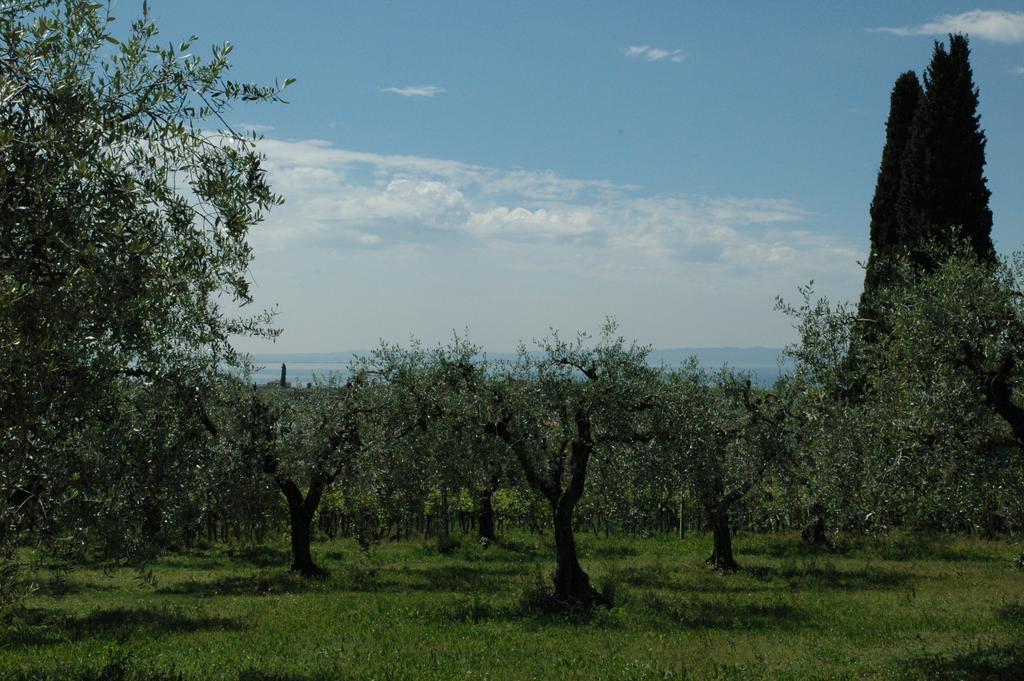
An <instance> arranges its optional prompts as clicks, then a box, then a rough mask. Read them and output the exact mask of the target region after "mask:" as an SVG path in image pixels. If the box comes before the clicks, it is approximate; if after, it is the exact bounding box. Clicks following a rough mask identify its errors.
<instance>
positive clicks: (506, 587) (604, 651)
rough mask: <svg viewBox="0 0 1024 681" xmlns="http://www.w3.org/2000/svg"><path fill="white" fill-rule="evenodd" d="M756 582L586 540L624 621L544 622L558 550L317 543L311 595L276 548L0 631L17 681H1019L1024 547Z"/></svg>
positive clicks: (184, 561) (977, 543) (766, 560)
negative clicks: (552, 553) (541, 589)
mask: <svg viewBox="0 0 1024 681" xmlns="http://www.w3.org/2000/svg"><path fill="white" fill-rule="evenodd" d="M736 548H737V558H738V560H740V562H741V564H742V565H743V570H742V571H741V572H739V573H737V574H733V575H719V574H716V573H713V572H710V571H708V570H707V569H705V568H704V567H703V566H702V558H703V557H705V556H706V555H707V554H708V553H709V551H710V546H709V538H707V537H705V538H701V537H693V538H692V539H689V540H687V541H686V542H679V541H677V540H673V539H669V538H657V539H645V540H639V539H636V540H633V539H627V538H618V539H616V538H612V539H610V540H606V539H597V538H592V537H590V536H585V537H582V538H581V541H580V552H581V556H582V562H583V564H584V567H585V568H586V569H587V570H588V571H589V572H590V574H591V577H592V578H593V579H594V581H595V582H596V583H597V584H598V585H601V586H605V587H613V588H614V590H615V606H614V607H613V608H612V609H610V610H609V609H598V610H596V611H594V612H592V613H590V614H587V615H576V616H568V615H558V616H554V615H549V614H543V613H541V612H537V611H535V610H533V609H532V608H531V606H530V598H529V597H530V595H531V593H533V591H534V590H535V589H536V588H537V587H536V585H537V582H538V580H539V579H543V580H546V578H547V577H546V575H547V574H548V573H549V571H550V570H551V563H550V559H549V551H548V547H547V543H546V542H545V541H544V540H543V539H539V538H536V537H529V536H525V535H522V536H517V537H516V538H515V540H514V541H511V542H509V543H508V544H505V545H502V546H491V547H489V548H486V549H485V548H482V547H480V546H478V545H476V544H473V543H471V542H468V541H467V542H464V544H463V547H462V548H460V549H459V550H458V551H457V552H456V553H455V554H454V555H451V556H441V555H438V554H437V552H436V551H435V550H434V549H433V547H432V545H431V544H429V543H417V542H412V543H398V544H384V545H382V546H380V547H379V548H377V549H375V550H374V551H373V553H372V554H371V555H369V556H366V555H364V554H362V553H361V552H360V551H359V549H358V548H357V547H356V545H355V544H354V543H349V542H338V543H332V544H319V545H318V546H317V547H316V554H317V555H318V556H319V558H320V559H321V561H322V563H323V564H324V565H325V566H326V567H328V568H329V569H330V570H331V577H330V578H329V579H326V580H320V581H312V582H304V581H302V580H300V579H297V578H295V577H293V576H291V575H289V574H288V573H287V572H285V571H284V570H283V569H282V566H285V565H287V560H288V555H287V553H286V551H285V550H284V549H283V548H281V547H257V548H248V549H243V548H236V549H228V548H225V549H215V550H210V551H204V552H193V553H189V554H187V555H174V556H169V557H166V558H164V559H162V560H160V561H159V562H158V563H157V564H155V565H154V566H153V569H152V577H153V579H154V580H155V581H153V582H151V583H147V582H146V581H145V580H143V579H141V578H140V575H139V573H137V572H136V571H133V570H119V571H114V572H105V571H104V570H103V569H102V567H95V568H87V567H82V568H78V569H75V570H73V571H71V572H70V573H68V574H67V575H66V576H65V577H63V578H61V579H54V578H52V577H50V576H49V575H47V574H46V573H40V574H39V575H37V580H38V582H39V586H40V588H39V590H38V591H37V592H36V593H35V594H34V595H33V596H31V597H30V598H29V599H28V601H27V602H26V603H25V604H24V606H23V607H22V608H20V609H19V610H18V611H17V612H15V613H14V614H13V615H11V616H9V617H8V620H7V621H6V622H5V623H3V624H0V677H2V678H15V679H36V678H38V679H50V678H67V679H107V678H111V679H117V678H139V679H149V678H168V679H177V678H184V679H246V680H249V681H257V680H260V681H266V680H270V679H275V680H279V681H284V680H289V681H292V680H294V681H299V680H305V681H313V680H319V679H336V678H341V679H349V678H352V679H704V678H713V679H762V678H764V679H789V678H792V679H835V678H853V679H859V678H869V679H876V678H919V679H933V678H947V679H958V678H968V679H974V678H978V679H984V678H996V679H1024V572H1022V571H1021V570H1019V569H1017V568H1015V567H1014V565H1013V559H1014V558H1015V557H1016V556H1017V555H1018V554H1019V553H1020V549H1021V547H1020V546H1019V545H1015V544H1011V543H1008V542H987V541H982V540H974V539H945V540H941V539H940V540H935V541H928V542H921V541H918V542H910V541H906V540H904V541H889V542H876V543H863V542H862V543H859V544H857V545H847V546H843V547H841V548H838V549H834V550H830V551H829V550H820V551H819V550H814V549H811V548H809V547H805V546H803V545H802V544H801V543H800V542H799V540H798V539H797V538H795V537H791V536H778V535H773V536H758V535H741V536H740V537H739V538H738V540H737V544H736Z"/></svg>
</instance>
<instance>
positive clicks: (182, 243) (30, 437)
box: [0, 0, 280, 537]
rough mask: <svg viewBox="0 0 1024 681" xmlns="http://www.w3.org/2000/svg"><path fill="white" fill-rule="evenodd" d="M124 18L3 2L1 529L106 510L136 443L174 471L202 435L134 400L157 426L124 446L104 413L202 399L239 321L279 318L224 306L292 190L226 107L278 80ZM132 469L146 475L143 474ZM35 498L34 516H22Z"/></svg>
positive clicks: (92, 517) (256, 97)
mask: <svg viewBox="0 0 1024 681" xmlns="http://www.w3.org/2000/svg"><path fill="white" fill-rule="evenodd" d="M112 21H113V18H112V17H111V16H110V10H109V6H107V5H103V4H100V3H94V2H85V1H83V0H67V1H65V2H57V1H55V0H15V1H14V2H8V3H4V4H3V6H2V7H0V72H2V74H3V75H2V79H0V343H2V352H3V360H2V364H3V366H4V371H5V376H4V381H2V382H0V383H2V385H0V451H3V452H4V457H3V458H2V459H0V487H2V494H0V498H2V499H5V500H6V501H7V503H6V504H5V506H7V508H6V509H5V510H4V512H3V513H0V516H6V517H7V518H8V519H10V518H11V517H13V518H15V521H14V522H13V523H12V522H11V521H10V520H8V525H13V527H14V529H13V530H9V531H7V532H5V533H4V534H5V536H8V537H11V536H24V534H25V533H26V532H30V533H32V534H33V536H36V537H40V536H43V535H44V534H54V533H61V532H65V531H69V530H71V531H74V532H75V533H77V529H78V528H82V527H85V526H94V527H95V526H99V525H102V524H104V523H105V522H106V521H107V519H108V516H109V515H110V514H109V513H108V511H109V508H108V507H107V506H106V502H107V501H109V500H112V499H116V498H118V496H119V495H118V494H117V493H116V492H115V491H114V489H113V488H116V487H117V486H118V485H121V484H124V483H125V482H126V480H125V475H126V474H127V473H128V472H135V471H139V470H143V469H144V468H145V466H143V465H141V462H139V463H140V465H135V464H133V463H131V462H132V461H136V460H137V456H138V455H139V454H140V453H142V452H146V457H152V458H154V460H155V458H158V457H166V459H165V460H166V461H167V462H168V467H167V472H168V474H169V475H170V474H174V473H175V472H180V471H183V470H186V469H187V468H188V466H185V465H179V466H174V465H171V460H172V458H173V457H179V456H188V455H189V452H191V451H193V448H191V447H184V446H182V441H181V439H180V437H178V435H176V434H175V433H174V431H175V430H176V429H177V426H173V425H169V424H170V423H171V422H173V423H177V419H178V417H177V416H174V417H169V418H168V419H162V420H163V421H164V422H165V424H164V425H167V426H168V432H165V433H164V434H162V435H159V436H157V435H156V434H155V433H156V430H154V429H159V428H162V427H163V426H161V425H160V421H161V419H160V418H158V417H157V416H155V415H153V414H152V413H151V414H149V415H148V416H145V417H140V419H138V420H137V422H136V424H135V425H137V426H141V427H143V428H144V429H145V431H144V432H148V433H152V434H154V436H153V437H152V438H150V439H149V440H148V441H146V442H142V441H138V438H136V442H133V443H132V444H131V449H129V447H127V446H121V445H122V444H126V443H121V442H119V441H118V440H115V439H114V438H113V437H112V436H111V433H110V431H109V429H108V428H106V427H105V423H106V421H105V418H106V416H107V415H108V414H109V413H110V409H112V408H115V407H114V406H113V405H112V404H111V400H113V399H115V398H117V399H119V400H120V401H121V402H120V404H121V406H119V407H116V408H115V410H116V411H117V412H119V413H121V414H122V416H123V414H124V413H125V411H126V410H127V411H131V410H144V411H152V410H161V411H162V410H166V409H176V410H178V412H179V415H181V416H187V415H195V408H194V405H195V403H196V402H200V401H201V400H202V399H203V397H204V395H205V393H206V391H207V390H208V386H209V377H210V376H211V375H212V374H213V373H215V372H216V370H217V368H218V367H220V366H222V365H223V364H224V363H225V362H227V363H231V362H233V361H235V360H236V359H237V355H236V354H235V352H234V351H233V349H232V347H231V343H230V341H231V336H232V335H234V334H265V335H267V334H272V333H273V332H272V331H271V330H270V329H269V328H268V326H267V323H268V321H269V317H268V316H267V315H265V314H256V315H251V316H247V317H246V316H241V317H236V316H233V315H229V314H227V313H226V312H225V310H224V306H225V305H228V304H230V305H233V306H235V307H238V308H242V307H244V306H246V305H247V304H249V303H251V301H252V298H251V294H250V290H249V284H248V281H247V278H246V276H247V267H248V265H249V263H250V261H251V260H252V250H251V248H250V246H249V244H248V242H247V235H248V232H249V229H250V228H251V227H252V226H253V225H255V224H257V223H258V222H260V220H261V219H262V218H263V216H264V214H265V213H266V211H267V210H268V209H270V208H271V207H272V206H274V205H276V204H277V203H279V202H280V198H279V197H278V196H276V195H275V194H274V193H273V192H272V191H271V189H270V187H269V185H268V183H267V180H266V176H265V173H264V170H263V168H262V158H261V156H260V154H259V153H258V152H257V151H256V149H255V139H254V138H251V137H246V136H244V135H241V134H238V133H236V132H235V131H234V130H232V129H231V128H230V126H229V125H228V124H227V123H226V122H225V117H226V116H227V113H228V110H229V108H230V107H231V105H232V103H234V102H236V101H239V100H247V101H250V100H251V101H270V100H275V99H278V98H279V93H280V88H278V87H276V86H272V87H264V86H256V85H243V84H240V83H236V82H234V81H231V80H229V79H228V69H229V62H228V56H229V54H230V51H231V48H230V45H226V44H225V45H223V46H217V47H214V48H213V51H212V55H211V56H210V58H209V59H207V60H203V59H201V58H200V57H199V56H197V55H196V54H195V53H194V52H193V51H192V41H193V39H191V38H190V39H189V40H186V41H185V42H184V43H182V44H180V45H158V44H157V42H156V40H157V28H156V26H155V25H154V24H153V22H152V21H151V20H150V18H149V16H148V13H147V10H146V7H145V5H143V14H142V16H141V17H140V18H139V19H138V20H137V21H135V22H134V23H133V24H132V26H131V29H130V30H129V31H127V34H126V36H125V37H124V38H123V39H118V38H117V37H115V32H114V30H113V26H114V25H113V23H112ZM142 393H149V394H150V395H153V394H157V393H159V394H162V395H166V396H168V397H170V398H173V399H169V400H164V399H163V398H160V399H151V398H145V397H141V395H142ZM118 418H121V417H118ZM122 421H124V419H122ZM165 436H166V437H165ZM144 437H145V436H143V438H144ZM190 437H191V435H190ZM133 457H134V458H133ZM117 461H127V462H129V463H130V464H131V465H126V466H124V467H121V466H118V465H117V464H116V462H117ZM143 461H144V459H143ZM103 472H107V473H109V474H110V476H108V477H102V476H101V475H100V473H103ZM132 484H133V486H134V488H135V490H136V491H137V493H138V494H141V495H146V494H148V493H149V492H148V491H147V490H146V489H145V488H146V486H147V485H146V484H145V481H144V480H140V479H136V480H134V481H133V482H132ZM167 484H168V481H167V480H166V479H165V480H164V481H163V482H160V483H159V485H161V486H163V487H164V488H165V489H166V488H167ZM62 508H64V509H76V513H74V514H71V513H64V512H62V511H61V509H62ZM28 509H38V510H39V511H40V512H39V513H38V514H37V515H38V518H41V520H38V522H37V521H36V520H33V521H32V524H31V525H27V524H26V523H25V522H22V519H25V518H26V516H25V512H26V511H27V510H28ZM153 517H154V516H153V515H152V514H151V515H150V522H152V520H153Z"/></svg>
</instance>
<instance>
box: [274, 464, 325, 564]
mask: <svg viewBox="0 0 1024 681" xmlns="http://www.w3.org/2000/svg"><path fill="white" fill-rule="evenodd" d="M277 485H278V487H279V488H280V489H281V493H282V494H284V496H285V499H287V500H288V523H289V526H290V529H291V539H292V570H293V571H295V572H298V573H299V574H300V575H302V576H303V577H322V576H324V575H326V574H327V571H326V570H324V569H323V568H321V567H320V566H319V565H317V564H316V563H315V562H314V561H313V553H312V550H311V548H310V547H311V544H312V541H313V516H314V515H316V508H317V506H319V505H320V498H321V497H322V496H323V492H324V487H323V482H322V481H319V480H314V481H313V482H312V483H311V484H310V486H309V491H308V492H307V493H306V496H305V497H303V496H302V492H301V491H300V490H299V488H298V486H297V485H296V484H295V483H294V482H292V481H291V480H283V479H278V480H277Z"/></svg>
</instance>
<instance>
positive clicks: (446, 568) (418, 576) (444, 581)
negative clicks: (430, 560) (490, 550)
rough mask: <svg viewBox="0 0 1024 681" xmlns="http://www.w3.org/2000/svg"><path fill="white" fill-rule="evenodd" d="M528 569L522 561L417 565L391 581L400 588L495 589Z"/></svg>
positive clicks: (433, 589)
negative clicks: (517, 563) (514, 563)
mask: <svg viewBox="0 0 1024 681" xmlns="http://www.w3.org/2000/svg"><path fill="white" fill-rule="evenodd" d="M524 574H526V572H525V571H524V570H523V568H522V566H520V565H507V564H501V563H491V564H486V563H473V564H472V567H470V566H467V565H465V564H453V565H437V566H431V567H427V568H413V569H410V570H407V571H403V572H401V573H398V575H399V576H398V577H396V579H395V580H393V581H392V582H391V586H393V587H394V588H395V589H397V590H402V589H409V590H411V591H466V592H474V591H495V590H501V589H504V588H505V587H506V586H507V584H508V580H509V579H510V578H518V577H522V576H523V575H524Z"/></svg>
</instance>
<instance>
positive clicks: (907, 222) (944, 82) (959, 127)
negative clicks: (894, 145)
mask: <svg viewBox="0 0 1024 681" xmlns="http://www.w3.org/2000/svg"><path fill="white" fill-rule="evenodd" d="M949 43H950V44H949V51H948V52H947V51H946V48H945V46H944V45H943V44H942V43H939V42H936V43H935V50H934V52H933V54H932V61H931V64H930V65H929V66H928V69H927V70H926V71H925V75H924V97H923V98H922V99H921V101H920V104H919V106H918V107H917V111H916V112H915V114H914V122H913V125H912V130H911V134H910V139H909V141H908V142H907V149H906V153H905V155H904V158H903V161H902V166H901V182H900V194H899V199H898V200H897V207H896V218H897V222H898V233H899V235H900V236H901V239H902V240H903V245H904V246H905V247H907V248H911V249H913V248H917V247H919V246H920V245H921V244H923V243H926V242H930V241H939V242H942V243H952V240H953V239H954V238H956V237H959V238H963V239H965V240H967V241H969V242H970V244H971V247H972V249H973V250H974V252H975V254H976V255H977V256H978V257H979V258H980V259H982V260H985V261H994V260H995V250H994V249H993V246H992V238H991V231H992V211H991V210H989V207H988V199H989V196H990V194H991V192H990V191H989V190H988V187H987V184H986V180H985V175H984V166H985V133H984V132H983V131H982V130H981V127H980V117H979V115H978V88H977V87H975V85H974V79H973V74H972V72H971V65H970V62H969V57H970V49H969V48H968V43H967V36H964V35H950V37H949Z"/></svg>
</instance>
